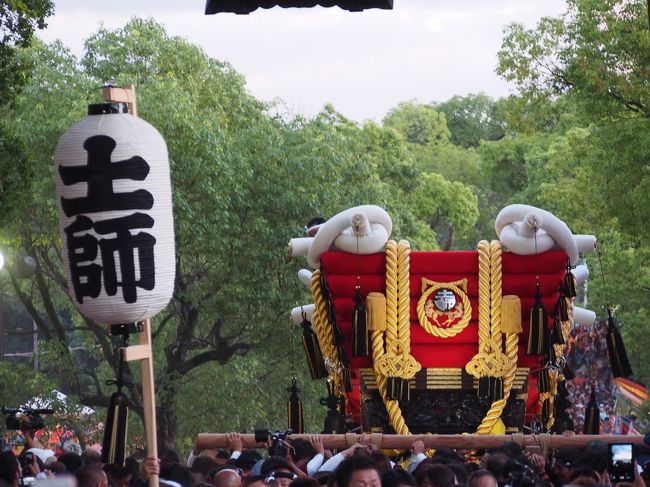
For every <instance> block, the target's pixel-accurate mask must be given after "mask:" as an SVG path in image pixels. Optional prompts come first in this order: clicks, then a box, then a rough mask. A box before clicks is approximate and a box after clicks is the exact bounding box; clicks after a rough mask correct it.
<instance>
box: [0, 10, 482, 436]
mask: <svg viewBox="0 0 650 487" xmlns="http://www.w3.org/2000/svg"><path fill="white" fill-rule="evenodd" d="M85 48H86V50H85V55H84V57H83V58H82V59H81V61H80V62H79V61H78V60H77V59H75V58H74V56H72V55H71V54H70V53H69V52H68V51H67V49H65V48H64V47H63V46H61V45H60V44H58V43H54V44H52V45H49V46H44V45H41V44H39V45H36V46H34V47H33V48H31V49H29V50H26V51H24V52H23V53H22V55H23V56H25V58H26V59H27V60H29V61H30V62H32V63H33V65H34V76H33V77H32V79H30V80H29V82H28V83H27V85H26V86H25V89H24V90H23V92H22V93H21V95H20V96H19V98H18V99H17V103H16V106H15V107H14V108H13V109H12V110H11V111H8V112H6V113H4V114H2V117H3V118H4V119H5V120H12V123H14V124H15V126H16V133H17V134H20V137H21V142H23V143H24V144H25V146H26V147H27V150H28V160H29V161H30V164H31V165H32V170H33V174H34V177H33V179H32V180H31V181H25V184H24V185H23V186H24V187H29V188H30V190H31V191H30V193H29V194H30V198H31V199H30V204H29V205H26V206H24V207H22V208H21V211H22V213H21V217H20V219H19V220H18V221H17V223H16V224H15V226H14V227H13V239H12V240H11V243H12V244H13V245H14V246H15V247H16V248H17V251H21V252H29V253H30V254H31V255H34V256H35V258H36V259H37V263H38V266H37V270H36V273H35V276H34V278H33V279H32V280H31V281H30V282H28V283H22V282H19V281H18V280H17V279H14V278H13V277H12V278H11V284H12V288H13V292H14V293H15V295H16V296H18V298H19V299H20V300H21V301H22V302H23V303H24V305H25V307H26V308H27V310H28V311H29V313H30V314H31V315H32V317H33V318H34V320H35V321H36V323H37V325H38V327H39V332H40V333H41V336H42V337H43V343H42V346H41V344H39V351H40V352H39V353H40V358H41V363H42V364H44V366H45V367H46V368H47V370H56V371H57V374H58V376H60V377H62V378H63V380H64V381H65V382H66V383H67V384H69V391H70V392H72V393H73V394H75V395H76V396H78V397H79V398H80V399H81V401H82V402H83V403H84V404H87V405H90V406H95V407H97V406H105V405H106V404H107V402H108V396H109V394H110V392H112V391H111V390H110V389H109V388H107V387H106V386H105V385H104V381H105V380H106V379H110V378H112V377H113V376H114V374H115V373H116V370H115V368H116V365H117V357H116V352H115V348H114V345H115V344H114V343H113V342H112V340H111V339H110V338H109V337H108V334H107V328H106V327H105V326H103V325H101V324H99V323H95V322H92V321H91V320H88V319H85V318H83V317H82V316H80V315H79V314H78V313H77V312H76V311H75V310H74V308H73V307H72V305H71V302H70V300H69V299H68V298H67V296H66V293H65V280H64V278H63V274H62V266H61V259H60V248H59V246H60V242H59V238H58V228H57V226H58V223H57V218H56V211H55V207H56V204H55V203H56V202H55V199H54V194H55V193H54V177H53V167H52V163H51V154H52V153H53V151H54V147H55V144H56V141H57V140H58V139H59V137H60V136H61V135H62V134H63V133H64V132H65V131H66V130H67V128H68V127H70V126H71V125H73V123H74V122H75V121H77V120H78V119H80V118H82V117H83V115H84V112H85V104H86V102H87V101H95V100H96V98H95V96H96V95H91V96H92V97H93V98H95V100H93V99H91V100H88V96H89V94H92V93H97V94H98V90H96V88H95V87H96V86H98V85H100V84H101V83H102V82H104V81H108V80H110V81H112V82H113V83H115V84H126V83H130V82H137V83H138V87H137V88H138V112H139V115H140V116H141V117H142V118H143V119H145V120H147V121H148V122H150V123H152V125H154V126H155V127H156V128H157V129H158V130H159V131H160V132H161V134H162V135H163V136H164V138H165V140H166V141H167V145H168V150H169V155H170V164H171V169H172V183H173V203H174V211H175V233H176V250H177V256H176V260H177V262H176V266H177V278H176V285H175V289H174V296H173V299H172V301H171V303H170V305H169V306H168V307H167V309H166V310H165V311H164V312H162V313H160V314H159V315H158V316H157V317H155V319H154V321H153V337H154V344H155V350H156V354H155V367H156V387H157V391H156V392H157V400H158V408H157V412H158V428H159V440H160V443H161V445H171V444H173V443H174V442H175V441H176V440H177V439H178V440H179V442H181V443H183V444H187V442H188V440H187V437H188V436H190V435H192V434H194V433H196V432H197V431H199V430H205V429H206V428H208V427H212V428H215V429H217V430H225V429H230V428H232V429H239V428H241V427H247V428H248V427H250V426H251V422H252V421H256V422H258V423H257V424H267V425H269V426H274V427H282V426H281V425H282V423H283V422H284V420H285V419H284V401H285V398H286V395H287V393H286V387H287V385H288V382H289V379H290V378H291V375H292V373H293V371H292V366H291V362H297V361H298V360H300V362H299V363H302V360H303V359H302V355H301V352H299V351H298V352H299V353H298V352H296V353H292V354H288V346H287V345H288V344H290V343H294V344H297V343H299V341H297V338H298V337H297V333H298V330H291V329H290V328H289V327H288V325H287V323H288V311H289V310H290V309H291V308H292V307H293V306H295V305H296V304H298V303H301V302H308V300H309V297H308V294H307V293H306V291H305V290H303V289H301V287H300V285H299V283H298V282H297V280H296V278H295V272H296V271H297V270H298V265H299V264H300V262H293V263H289V264H288V263H287V261H286V243H287V241H288V240H289V238H291V237H294V236H297V235H300V234H301V231H302V225H303V224H304V223H305V222H306V221H307V220H308V219H309V218H310V217H312V216H314V215H316V214H323V215H325V216H329V215H332V214H334V213H336V212H338V211H340V210H343V209H345V208H348V207H351V206H355V205H358V204H364V203H368V202H373V203H377V204H380V205H383V206H385V207H386V208H388V209H389V211H391V212H393V210H394V212H393V215H394V216H396V221H395V235H397V236H400V235H408V236H410V235H414V238H415V239H416V241H417V242H431V241H432V242H435V238H433V237H432V232H431V228H430V226H429V224H428V223H427V218H428V216H426V217H425V216H424V215H423V216H420V215H419V213H418V211H419V210H418V211H415V209H414V207H413V206H411V205H415V204H416V202H415V201H414V200H412V199H410V195H411V193H412V189H411V185H409V184H407V183H406V182H405V178H412V179H413V181H415V182H418V181H419V180H420V173H419V171H417V170H415V169H414V168H413V167H412V166H411V164H410V161H409V159H408V158H409V153H408V151H407V150H406V149H405V145H404V144H405V142H404V139H403V138H402V137H401V136H399V135H397V133H396V132H395V131H394V130H392V129H389V128H383V127H378V126H376V125H374V126H373V125H371V124H368V125H366V126H364V127H359V126H358V125H356V124H354V123H352V122H350V121H349V120H347V119H345V117H343V116H341V115H340V114H339V113H337V112H336V111H335V110H334V109H333V108H332V107H330V106H328V107H325V108H324V109H323V111H322V112H321V113H319V114H318V115H317V116H315V117H314V118H312V119H304V118H301V117H297V118H295V119H292V120H284V119H281V118H275V117H272V116H269V115H268V113H269V112H270V110H269V108H271V107H269V106H267V105H265V104H263V103H261V102H260V101H258V100H256V99H255V98H253V97H251V96H250V95H249V94H247V92H246V90H245V80H244V78H243V77H242V76H241V75H240V74H238V73H236V72H235V71H234V70H233V69H232V67H231V66H229V65H228V64H227V63H223V62H219V61H216V60H214V59H210V58H209V57H208V56H206V54H205V53H204V52H203V51H202V50H201V49H199V48H198V47H196V46H194V45H192V44H189V43H188V42H187V41H185V40H182V39H179V38H176V37H171V36H169V35H167V33H166V32H165V31H164V29H163V28H162V27H161V26H160V25H158V24H156V23H155V22H154V21H151V20H140V19H133V20H132V21H130V22H129V23H128V24H127V25H126V26H125V27H123V28H121V29H116V30H108V29H104V28H101V29H100V30H99V31H98V32H97V33H96V34H95V35H93V36H91V38H90V39H88V41H87V42H86V45H85ZM434 183H435V182H434ZM431 186H432V185H430V186H429V187H430V189H431V190H432V191H435V190H436V188H435V187H431ZM470 196H471V195H467V197H466V198H465V199H464V200H463V205H465V206H467V205H468V204H469V205H470V206H471V203H472V200H471V198H470ZM465 206H458V207H454V208H452V211H450V212H449V213H448V214H447V215H446V216H445V218H447V220H448V221H451V222H454V221H458V222H459V224H462V225H466V224H467V223H466V222H467V221H468V220H471V218H472V217H471V211H472V209H471V208H470V210H469V214H468V215H466V214H465V209H464V208H465ZM432 211H433V209H432ZM34 228H37V229H38V231H37V232H34ZM292 337H293V338H292ZM70 344H75V347H73V348H71V347H70V346H69V345H70ZM243 355H246V358H245V362H244V359H243V358H242V356H243ZM288 355H290V356H288ZM290 357H294V359H295V360H290ZM226 364H227V367H226ZM296 368H298V369H299V370H298V371H297V374H298V376H299V377H298V378H299V380H300V381H301V383H302V387H303V392H304V394H305V397H304V398H303V400H305V402H306V404H308V403H312V404H315V403H316V402H317V401H316V400H317V398H318V395H320V394H323V392H324V390H323V389H324V386H323V385H322V384H308V383H307V382H308V381H307V380H306V379H305V367H304V366H303V367H296ZM128 377H129V378H130V379H132V372H131V371H129V372H128ZM215 377H220V378H221V379H219V380H223V385H224V387H230V388H231V390H234V391H237V394H239V396H238V397H241V399H242V401H241V403H238V404H237V406H236V407H235V406H234V405H233V404H232V403H231V401H230V396H229V395H228V394H215V393H214V390H212V389H211V388H209V387H208V385H209V381H210V378H213V379H214V378H215ZM136 382H137V380H136ZM127 394H128V396H129V400H130V403H131V406H132V407H133V409H134V410H135V411H136V412H137V413H138V414H141V412H142V399H141V396H140V393H139V390H138V388H134V389H133V390H129V391H127ZM197 404H200V405H201V407H203V408H205V410H206V411H211V412H215V411H219V414H216V415H215V418H217V419H218V421H219V422H211V423H209V424H206V422H205V419H204V418H203V417H196V418H194V417H189V416H191V415H186V414H184V412H185V411H187V410H188V408H190V406H193V405H197ZM233 409H236V410H233ZM314 409H315V408H311V410H312V411H313V410H314ZM308 410H310V408H308ZM224 411H228V412H229V414H224ZM317 416H318V415H317V414H314V413H312V416H311V417H310V419H309V421H310V422H311V424H312V428H313V429H320V427H319V426H316V421H317V420H318V419H317ZM251 418H254V419H251Z"/></svg>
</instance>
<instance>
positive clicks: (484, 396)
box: [476, 375, 490, 401]
mask: <svg viewBox="0 0 650 487" xmlns="http://www.w3.org/2000/svg"><path fill="white" fill-rule="evenodd" d="M476 396H477V397H478V398H479V399H481V400H484V401H488V400H489V399H490V378H489V377H488V376H487V375H486V376H483V377H479V379H478V389H477V390H476Z"/></svg>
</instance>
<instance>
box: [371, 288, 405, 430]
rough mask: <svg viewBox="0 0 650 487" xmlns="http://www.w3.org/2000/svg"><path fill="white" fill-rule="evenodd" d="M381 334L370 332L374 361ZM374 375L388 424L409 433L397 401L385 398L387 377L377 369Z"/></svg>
mask: <svg viewBox="0 0 650 487" xmlns="http://www.w3.org/2000/svg"><path fill="white" fill-rule="evenodd" d="M387 302H388V301H387ZM382 334H383V332H381V331H373V332H372V357H373V360H374V361H375V363H376V362H377V361H378V360H379V359H381V357H382V356H383V354H384V338H383V336H382ZM375 377H376V379H377V388H378V389H379V394H380V395H381V398H382V399H383V400H384V405H385V406H386V411H387V412H388V418H389V419H390V424H391V426H392V427H393V429H394V430H395V433H397V434H398V435H410V434H411V432H410V431H409V428H408V426H406V421H404V416H403V415H402V410H401V409H400V407H399V403H398V402H397V401H389V400H387V399H386V381H387V378H386V377H385V376H383V375H381V374H380V373H379V372H378V371H377V370H375Z"/></svg>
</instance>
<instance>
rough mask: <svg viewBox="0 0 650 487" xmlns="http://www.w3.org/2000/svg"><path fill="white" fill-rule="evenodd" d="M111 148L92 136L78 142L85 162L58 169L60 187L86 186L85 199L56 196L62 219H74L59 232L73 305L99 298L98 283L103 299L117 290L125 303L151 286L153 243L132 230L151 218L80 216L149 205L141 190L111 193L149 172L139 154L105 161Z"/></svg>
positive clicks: (148, 236) (149, 199)
mask: <svg viewBox="0 0 650 487" xmlns="http://www.w3.org/2000/svg"><path fill="white" fill-rule="evenodd" d="M116 145H117V144H116V142H115V140H114V139H112V138H111V137H108V136H106V135H94V136H92V137H89V138H87V139H86V140H85V142H84V144H83V146H84V149H86V151H87V152H88V164H86V165H85V166H60V167H59V174H60V175H61V181H62V182H63V184H65V185H66V186H69V185H73V184H77V183H86V184H87V191H86V196H83V197H79V198H65V197H62V198H61V207H62V209H63V212H64V213H65V214H66V216H68V217H71V216H75V215H76V218H75V219H74V221H73V222H72V223H70V224H69V225H68V226H67V227H66V228H65V233H66V236H67V242H68V260H69V265H70V276H71V280H72V287H73V288H74V292H75V296H76V298H77V301H79V303H83V298H84V297H90V298H96V297H98V296H99V294H100V292H101V289H102V279H103V282H104V288H105V290H106V294H107V295H108V296H114V295H115V294H117V291H118V288H120V287H121V288H122V296H123V297H124V301H125V302H127V303H134V302H136V301H137V299H138V294H137V288H142V289H146V290H148V291H150V290H152V289H154V287H155V277H156V276H155V266H154V251H153V248H154V245H155V243H156V239H155V237H154V236H153V235H151V234H149V233H146V232H133V231H134V230H137V229H142V228H153V225H154V220H153V218H152V217H150V216H149V215H147V214H146V213H139V212H134V213H132V214H130V215H127V216H121V217H116V218H108V219H103V220H94V221H93V220H92V219H91V218H89V217H88V216H85V214H89V213H98V212H108V211H120V210H122V211H124V210H149V209H151V208H152V207H153V202H154V198H153V195H152V194H151V193H150V192H149V191H147V190H146V189H137V190H135V191H131V192H118V193H116V192H115V191H114V189H113V182H114V181H116V180H120V179H130V180H133V181H144V180H145V179H146V178H147V175H148V174H149V164H148V163H147V161H145V160H144V159H143V158H142V157H140V156H133V157H131V158H129V159H126V160H122V161H116V162H111V154H112V153H113V150H114V149H115V147H116ZM91 231H92V232H94V233H91ZM99 236H106V237H105V238H98V237H99ZM98 254H100V255H101V265H100V264H99V263H96V262H95V260H96V259H97V256H98Z"/></svg>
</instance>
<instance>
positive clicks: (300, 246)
mask: <svg viewBox="0 0 650 487" xmlns="http://www.w3.org/2000/svg"><path fill="white" fill-rule="evenodd" d="M313 240H314V237H298V238H292V239H291V240H289V257H292V258H293V257H304V256H305V255H307V252H309V246H310V245H311V243H312V242H313Z"/></svg>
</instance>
